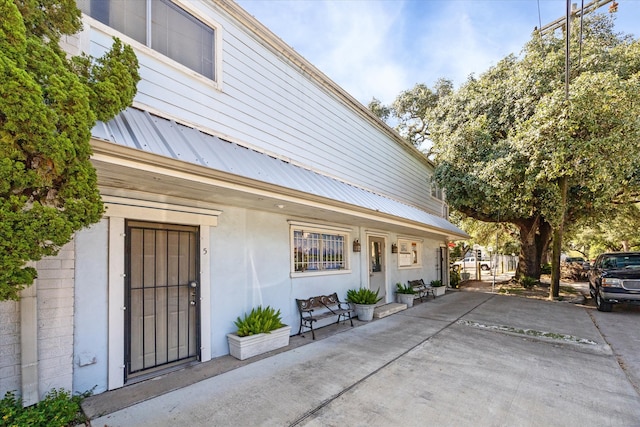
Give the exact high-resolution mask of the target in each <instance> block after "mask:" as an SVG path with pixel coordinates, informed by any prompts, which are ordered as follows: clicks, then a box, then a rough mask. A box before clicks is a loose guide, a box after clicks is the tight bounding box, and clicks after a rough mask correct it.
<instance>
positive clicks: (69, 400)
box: [0, 389, 90, 427]
mask: <svg viewBox="0 0 640 427" xmlns="http://www.w3.org/2000/svg"><path fill="white" fill-rule="evenodd" d="M89 394H90V393H85V394H82V395H76V396H71V394H70V393H69V392H67V391H65V390H62V389H60V390H56V389H53V390H51V391H50V392H49V393H47V395H46V396H45V398H44V399H43V400H41V401H40V402H38V403H36V404H35V405H33V406H28V407H26V408H23V407H22V400H21V399H20V398H16V396H15V395H14V394H13V393H12V392H7V393H6V394H5V395H4V398H3V399H2V400H0V426H32V427H65V426H69V425H76V424H81V423H84V422H85V421H86V417H85V416H84V414H83V413H82V409H81V408H80V403H81V402H82V399H84V398H85V397H87V396H88V395H89Z"/></svg>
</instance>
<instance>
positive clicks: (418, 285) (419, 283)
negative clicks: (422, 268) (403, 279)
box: [409, 279, 436, 302]
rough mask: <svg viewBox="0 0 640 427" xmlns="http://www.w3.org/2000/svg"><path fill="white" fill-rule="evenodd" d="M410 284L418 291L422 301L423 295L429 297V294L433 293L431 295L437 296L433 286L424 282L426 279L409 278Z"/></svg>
mask: <svg viewBox="0 0 640 427" xmlns="http://www.w3.org/2000/svg"><path fill="white" fill-rule="evenodd" d="M409 286H411V287H412V288H413V290H414V291H415V292H416V294H417V295H418V297H419V298H420V302H422V298H423V297H428V296H429V294H431V296H433V297H434V298H435V297H436V294H435V292H434V291H433V287H432V286H431V285H427V284H426V283H424V280H422V279H418V280H409Z"/></svg>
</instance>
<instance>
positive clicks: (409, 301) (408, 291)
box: [396, 282, 416, 308]
mask: <svg viewBox="0 0 640 427" xmlns="http://www.w3.org/2000/svg"><path fill="white" fill-rule="evenodd" d="M415 293H416V291H414V290H413V287H411V286H409V285H405V286H402V284H401V283H400V282H398V283H396V298H397V299H398V302H399V303H400V304H406V305H407V308H411V307H413V299H414V296H415Z"/></svg>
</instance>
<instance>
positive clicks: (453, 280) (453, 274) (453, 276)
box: [449, 269, 460, 289]
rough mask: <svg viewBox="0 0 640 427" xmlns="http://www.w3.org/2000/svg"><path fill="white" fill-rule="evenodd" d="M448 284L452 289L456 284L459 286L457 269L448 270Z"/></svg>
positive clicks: (455, 287)
mask: <svg viewBox="0 0 640 427" xmlns="http://www.w3.org/2000/svg"><path fill="white" fill-rule="evenodd" d="M449 286H451V287H452V288H453V289H458V286H460V273H459V272H458V270H453V269H452V270H449Z"/></svg>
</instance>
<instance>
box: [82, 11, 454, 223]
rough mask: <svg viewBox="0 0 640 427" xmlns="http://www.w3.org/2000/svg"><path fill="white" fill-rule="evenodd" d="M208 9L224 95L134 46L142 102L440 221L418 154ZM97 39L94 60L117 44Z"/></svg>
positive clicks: (98, 35) (98, 34) (97, 33)
mask: <svg viewBox="0 0 640 427" xmlns="http://www.w3.org/2000/svg"><path fill="white" fill-rule="evenodd" d="M206 10H207V13H209V14H210V17H211V18H212V19H213V20H214V21H216V22H219V23H220V24H221V26H222V28H223V30H222V38H223V49H222V50H223V53H222V61H223V66H222V73H223V82H224V83H223V85H222V91H218V90H216V89H215V88H214V87H213V86H212V85H207V84H206V83H204V82H203V81H202V80H201V79H195V78H193V77H191V76H189V75H188V74H187V73H184V72H183V71H181V70H180V69H178V68H175V67H172V66H171V65H170V62H169V61H168V62H163V61H160V60H158V59H157V55H150V54H149V53H148V50H147V49H146V48H143V47H141V46H140V45H134V47H136V49H137V54H138V57H139V60H140V64H141V70H140V73H141V76H142V79H143V80H142V81H141V82H140V83H139V85H138V95H137V96H136V101H137V102H138V103H140V104H142V105H146V106H149V107H151V108H152V109H155V110H157V111H162V112H164V113H165V114H167V115H169V116H170V117H173V118H176V119H177V120H183V121H185V122H187V123H190V124H194V125H197V126H200V127H202V128H205V129H209V130H211V132H213V133H215V134H217V135H220V136H223V137H226V138H230V139H232V140H234V141H237V142H240V143H245V144H250V145H253V146H255V147H258V148H260V149H263V150H265V151H267V152H272V153H276V154H278V155H279V156H283V157H286V158H289V159H292V160H293V161H295V162H298V163H301V164H303V165H308V166H310V167H312V168H314V169H316V170H319V171H321V172H323V173H326V174H329V175H331V176H335V177H338V178H340V179H342V180H345V181H347V182H351V183H354V184H357V185H360V186H363V187H365V188H367V189H370V190H372V191H375V192H378V193H382V194H387V195H389V196H390V197H392V198H395V199H397V200H400V201H404V202H406V203H408V204H412V205H416V206H419V207H421V208H423V209H425V210H428V211H429V212H431V213H435V214H437V215H441V214H442V208H441V203H440V202H439V201H437V200H435V199H432V198H431V196H430V194H429V192H428V190H429V188H428V186H427V179H428V171H429V168H428V167H427V166H426V165H425V164H424V163H423V160H421V159H420V158H419V157H420V156H421V155H420V154H417V153H414V152H412V150H411V149H408V148H406V147H403V146H402V145H401V143H400V142H398V141H397V140H395V139H392V138H391V137H390V136H389V135H388V134H387V133H385V132H383V131H382V130H381V129H380V128H379V127H378V126H377V125H376V124H374V121H373V120H372V119H370V118H367V117H365V116H364V115H363V114H362V113H361V112H358V111H356V110H355V109H353V108H352V106H351V105H347V104H346V103H344V102H342V101H341V100H339V99H338V98H337V97H336V96H335V95H333V94H332V93H330V92H329V91H328V90H327V89H326V88H323V87H321V86H320V84H319V82H318V81H317V80H315V79H312V78H311V77H310V76H309V74H308V73H306V72H305V71H304V70H301V69H299V68H298V67H297V66H295V65H294V64H293V63H292V62H290V61H289V60H287V59H286V58H284V57H283V56H282V55H281V54H277V53H275V52H273V51H272V50H270V49H268V48H266V47H265V46H264V44H263V43H261V42H260V41H259V40H257V39H256V38H255V37H254V36H253V35H251V34H249V33H248V32H245V31H244V30H243V29H241V26H240V25H239V24H237V23H236V22H235V21H234V20H232V19H231V18H230V17H228V16H226V15H225V14H224V13H223V12H220V13H215V14H214V13H213V9H206ZM91 37H92V45H91V53H92V54H94V55H100V54H101V53H102V51H104V49H105V47H106V46H109V45H110V43H111V41H110V36H107V35H106V34H104V33H102V32H101V30H100V28H98V29H96V30H94V31H92V33H91Z"/></svg>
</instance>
